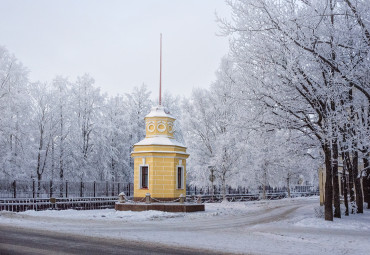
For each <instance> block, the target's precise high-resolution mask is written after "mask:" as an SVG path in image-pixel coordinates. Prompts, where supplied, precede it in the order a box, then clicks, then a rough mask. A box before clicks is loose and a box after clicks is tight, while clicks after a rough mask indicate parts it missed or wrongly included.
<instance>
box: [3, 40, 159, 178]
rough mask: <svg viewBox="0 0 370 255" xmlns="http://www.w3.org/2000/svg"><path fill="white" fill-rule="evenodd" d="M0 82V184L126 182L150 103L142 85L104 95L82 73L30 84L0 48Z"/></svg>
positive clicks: (130, 173)
mask: <svg viewBox="0 0 370 255" xmlns="http://www.w3.org/2000/svg"><path fill="white" fill-rule="evenodd" d="M0 84H1V85H0V86H1V87H0V111H1V115H0V178H20V179H24V178H30V177H33V178H37V179H38V180H42V179H53V180H59V179H60V180H66V179H68V180H116V181H129V180H130V178H131V175H132V171H131V169H132V162H131V159H130V152H131V148H132V147H131V146H132V144H134V143H136V142H137V141H139V140H140V139H142V138H143V136H144V134H145V127H144V121H143V118H144V116H145V115H146V114H147V113H148V112H149V110H150V107H151V104H152V103H151V101H150V98H149V97H150V92H149V91H148V90H147V89H146V87H145V86H144V85H143V86H141V87H139V88H135V89H134V90H133V92H132V93H128V94H125V95H124V96H115V97H108V96H107V95H105V94H102V93H101V92H100V90H99V88H97V87H96V86H94V79H93V78H92V77H90V76H89V75H83V76H81V77H78V78H77V80H76V81H74V82H71V81H70V80H68V79H67V78H65V77H61V76H57V77H55V79H54V80H53V81H52V82H51V83H41V82H36V83H30V82H29V81H28V78H27V69H26V68H25V67H23V66H22V64H21V63H20V62H19V61H18V60H17V59H16V58H15V57H14V56H12V55H11V54H10V53H9V52H8V51H7V50H6V49H5V48H3V47H1V48H0Z"/></svg>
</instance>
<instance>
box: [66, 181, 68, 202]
mask: <svg viewBox="0 0 370 255" xmlns="http://www.w3.org/2000/svg"><path fill="white" fill-rule="evenodd" d="M67 197H68V181H67V180H66V198H67Z"/></svg>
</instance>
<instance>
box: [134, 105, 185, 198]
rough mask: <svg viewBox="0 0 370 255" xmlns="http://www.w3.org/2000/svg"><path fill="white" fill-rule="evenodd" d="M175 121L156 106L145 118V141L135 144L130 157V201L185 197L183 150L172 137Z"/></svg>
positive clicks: (161, 107) (182, 146) (164, 110)
mask: <svg viewBox="0 0 370 255" xmlns="http://www.w3.org/2000/svg"><path fill="white" fill-rule="evenodd" d="M174 121H175V118H174V117H173V116H172V115H170V113H169V112H168V111H167V109H166V108H165V107H163V106H162V105H158V106H156V107H153V108H152V109H151V112H150V113H149V114H148V115H147V116H146V117H145V130H146V136H145V138H144V139H143V140H142V141H140V142H138V143H136V144H135V145H134V148H133V152H132V153H131V157H132V158H134V200H135V201H143V199H144V198H145V197H146V196H147V195H149V194H150V197H151V199H152V200H154V201H156V202H165V201H174V200H177V199H178V198H179V197H180V196H181V195H183V196H186V159H187V158H188V157H189V154H188V153H186V147H185V146H184V145H183V144H182V143H180V142H178V141H176V139H175V138H174Z"/></svg>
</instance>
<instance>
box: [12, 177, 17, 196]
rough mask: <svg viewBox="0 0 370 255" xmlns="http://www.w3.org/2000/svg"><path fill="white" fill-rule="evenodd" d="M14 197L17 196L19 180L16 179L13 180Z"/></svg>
mask: <svg viewBox="0 0 370 255" xmlns="http://www.w3.org/2000/svg"><path fill="white" fill-rule="evenodd" d="M13 197H14V198H17V182H16V180H14V182H13Z"/></svg>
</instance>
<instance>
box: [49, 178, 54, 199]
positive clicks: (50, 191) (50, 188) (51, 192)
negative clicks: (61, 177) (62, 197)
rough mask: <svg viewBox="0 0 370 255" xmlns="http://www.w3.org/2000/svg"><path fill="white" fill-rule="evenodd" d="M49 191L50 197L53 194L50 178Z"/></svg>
mask: <svg viewBox="0 0 370 255" xmlns="http://www.w3.org/2000/svg"><path fill="white" fill-rule="evenodd" d="M49 193H50V197H52V196H53V181H52V180H50V186H49Z"/></svg>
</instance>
